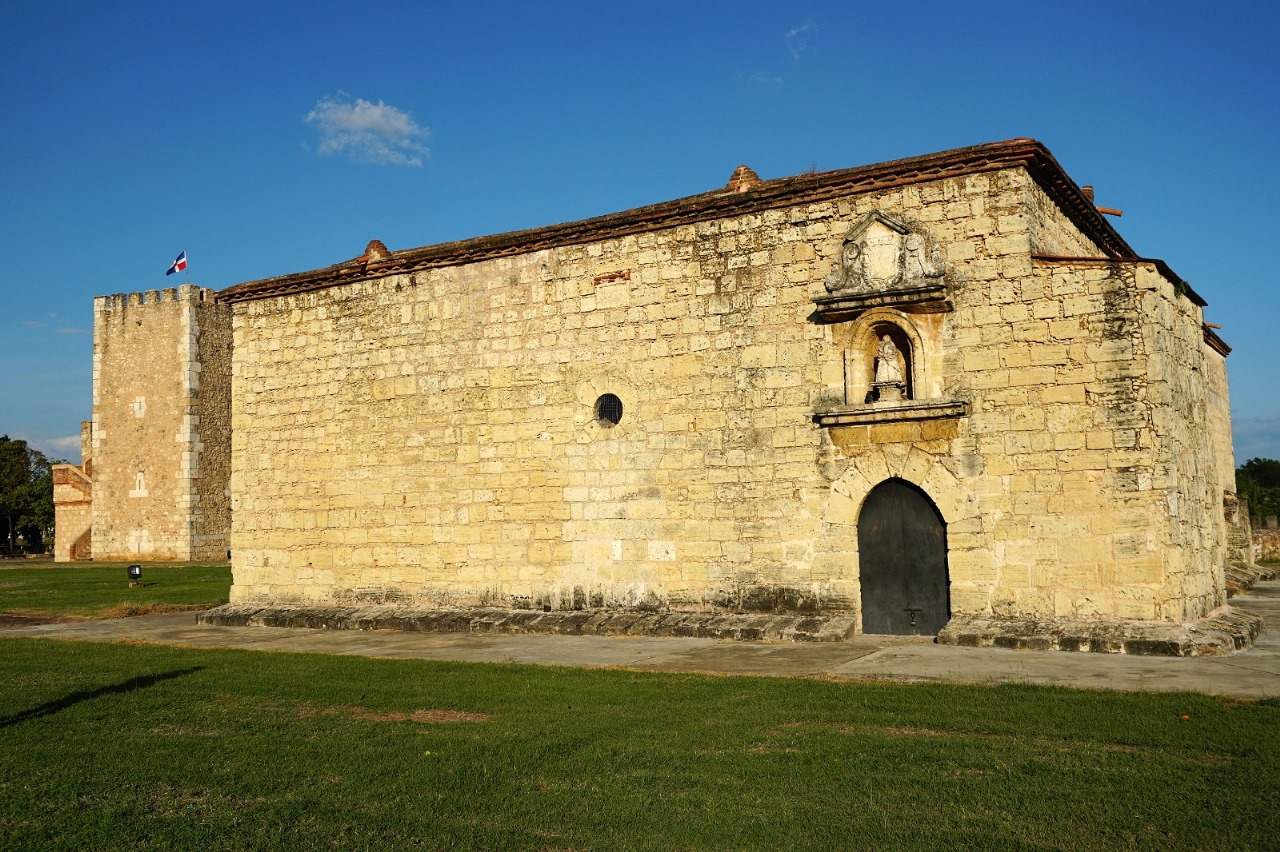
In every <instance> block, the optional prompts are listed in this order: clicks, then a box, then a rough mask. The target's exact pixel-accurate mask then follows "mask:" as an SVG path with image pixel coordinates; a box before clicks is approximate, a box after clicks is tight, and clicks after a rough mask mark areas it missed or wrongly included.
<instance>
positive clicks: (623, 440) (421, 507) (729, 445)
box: [231, 170, 1220, 620]
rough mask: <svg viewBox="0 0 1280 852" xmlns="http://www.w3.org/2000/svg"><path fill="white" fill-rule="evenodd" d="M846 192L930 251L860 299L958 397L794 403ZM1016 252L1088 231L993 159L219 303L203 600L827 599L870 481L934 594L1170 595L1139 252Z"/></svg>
mask: <svg viewBox="0 0 1280 852" xmlns="http://www.w3.org/2000/svg"><path fill="white" fill-rule="evenodd" d="M875 210H879V211H882V212H884V213H887V214H888V215H891V216H893V217H896V218H899V219H901V220H902V221H904V222H906V223H909V224H910V225H911V226H912V227H913V228H915V229H917V230H918V231H921V232H923V233H925V234H927V235H928V238H929V239H930V240H931V241H936V242H937V244H939V245H940V246H941V247H942V249H943V253H944V257H945V259H946V261H947V264H948V273H947V280H948V282H949V284H950V286H951V292H952V300H953V302H954V310H953V311H952V312H950V313H945V314H905V313H902V312H901V311H888V312H887V313H883V314H882V315H881V316H883V317H892V318H893V319H894V320H895V321H897V322H899V323H901V324H902V325H903V326H904V327H909V328H910V329H911V330H912V332H913V334H914V335H915V337H914V339H915V340H918V341H919V343H920V345H921V346H922V347H924V348H925V350H927V351H922V352H921V353H920V355H921V364H922V365H924V366H923V367H922V369H924V370H925V371H926V373H927V375H925V376H923V379H924V381H923V382H922V383H921V386H920V387H921V389H922V392H923V393H925V394H926V395H936V396H937V397H939V398H942V399H956V400H960V401H963V402H964V403H966V404H967V405H968V411H969V413H968V415H967V416H965V417H963V418H959V419H942V420H927V421H914V422H912V421H908V422H886V423H874V424H870V425H858V426H836V427H830V428H820V427H818V426H816V425H814V423H813V422H812V416H813V413H814V411H815V409H816V408H821V407H822V406H825V405H830V404H831V403H832V402H834V401H839V400H840V399H842V397H843V396H844V394H845V393H846V390H845V382H846V377H845V360H846V352H845V349H847V348H848V347H849V346H850V345H852V343H851V339H850V329H849V324H847V323H837V324H835V325H818V324H815V323H813V322H810V321H809V319H808V317H809V316H810V314H811V313H812V311H813V306H814V305H813V301H812V297H813V295H815V293H816V292H818V291H820V290H821V287H822V284H821V282H822V280H823V278H824V276H825V275H826V274H827V272H828V271H829V270H830V269H831V266H832V263H833V261H834V259H835V258H836V257H837V256H838V253H839V251H840V246H841V240H842V238H843V235H844V234H845V232H846V231H847V229H848V228H849V227H850V225H851V224H853V223H855V222H857V221H858V220H859V219H861V218H862V217H863V216H865V215H867V214H868V213H870V212H872V211H875ZM1033 253H1036V254H1061V255H1071V256H1092V255H1098V254H1101V252H1100V251H1099V250H1098V249H1097V248H1096V247H1095V246H1093V245H1092V244H1091V243H1090V242H1089V241H1088V240H1086V239H1085V238H1084V237H1083V236H1081V235H1080V234H1079V232H1078V231H1077V230H1076V229H1075V228H1074V226H1073V225H1071V224H1070V222H1069V221H1068V220H1067V219H1066V217H1065V216H1064V215H1063V214H1062V213H1061V212H1060V211H1058V209H1057V208H1056V206H1054V205H1052V204H1051V203H1049V202H1048V200H1047V198H1045V197H1044V195H1043V193H1042V192H1041V191H1040V190H1039V188H1038V187H1036V186H1035V185H1034V183H1033V182H1032V181H1031V179H1030V177H1029V176H1028V175H1027V174H1026V173H1025V172H1023V171H1021V170H1006V171H1001V172H995V173H989V174H976V175H971V176H968V177H966V178H955V179H946V180H939V181H934V182H930V183H922V184H916V185H911V186H906V187H902V188H898V189H894V190H890V191H885V192H881V193H877V194H874V195H865V196H857V197H851V198H845V199H840V200H836V201H825V202H819V203H813V204H807V205H802V206H799V207H794V208H788V209H777V210H769V211H765V212H760V213H754V214H749V215H743V216H739V217H735V218H729V219H722V220H714V221H707V222H702V223H699V224H696V225H688V226H681V227H677V228H672V229H669V230H664V231H657V232H649V233H642V234H638V235H633V236H627V237H621V238H616V239H610V240H603V241H600V242H596V243H589V244H585V245H577V246H566V247H560V248H554V249H547V250H543V251H539V252H536V253H530V254H526V255H521V256H517V257H510V258H502V259H496V260H490V261H484V262H479V263H474V264H469V265H465V266H458V267H447V268H440V269H433V270H427V271H421V272H417V273H413V274H411V275H410V274H402V275H391V276H387V277H385V278H382V279H378V280H373V281H366V282H361V283H356V284H350V285H344V286H341V287H334V288H330V289H326V290H321V291H316V292H311V293H304V294H297V295H291V296H281V297H273V298H268V299H262V300H258V301H249V302H243V303H239V304H237V305H235V306H234V320H233V324H234V329H235V342H234V353H235V355H234V366H233V395H232V400H233V402H232V425H233V431H232V443H233V452H232V474H231V476H232V492H233V494H234V495H235V506H234V517H233V529H232V550H233V566H234V572H235V585H234V587H233V589H232V601H233V602H272V601H273V602H297V601H315V602H319V601H326V602H327V601H337V602H355V601H404V602H413V603H419V604H426V605H435V604H499V605H507V606H517V607H522V606H528V607H539V608H541V607H550V608H553V609H567V608H575V607H584V606H586V607H597V606H608V607H617V608H646V607H650V608H653V607H674V608H684V609H706V608H733V609H738V608H745V609H783V610H802V611H823V612H856V610H857V608H858V601H859V589H858V559H857V540H856V538H857V537H856V524H857V514H858V511H859V509H860V507H861V503H862V500H863V499H864V498H865V497H866V495H867V493H868V492H869V491H870V490H871V489H872V488H873V487H874V486H875V485H877V484H878V483H879V482H881V481H883V480H884V479H885V478H887V477H890V476H900V477H903V478H905V479H908V480H909V481H911V482H914V483H916V484H917V485H920V486H921V487H922V488H923V489H924V490H925V491H926V492H927V493H928V494H929V495H930V497H931V498H932V499H933V500H934V501H935V502H936V503H937V505H938V507H939V509H940V510H941V512H942V514H943V516H944V518H945V519H946V521H947V523H948V529H947V535H948V546H949V555H948V559H949V563H950V573H951V595H952V609H953V611H954V612H956V613H958V614H959V613H968V614H983V613H995V614H1000V615H1009V616H1015V617H1025V618H1051V617H1072V618H1123V619H1155V618H1164V619H1173V620H1178V619H1181V618H1184V617H1188V611H1189V610H1194V609H1197V608H1203V607H1204V606H1206V605H1207V604H1208V603H1210V602H1211V601H1212V596H1213V593H1214V590H1213V589H1212V588H1211V584H1207V583H1205V582H1203V580H1202V575H1203V574H1204V571H1203V570H1202V569H1203V565H1204V563H1205V562H1206V561H1207V560H1209V559H1211V558H1212V556H1211V555H1210V554H1209V551H1210V549H1211V548H1212V546H1213V545H1212V542H1205V541H1204V540H1203V539H1197V538H1196V537H1195V536H1193V535H1191V534H1189V533H1188V532H1187V531H1185V530H1178V531H1176V532H1175V531H1173V530H1172V528H1171V527H1170V525H1169V523H1168V522H1167V520H1166V518H1167V513H1165V514H1162V512H1163V509H1162V507H1163V506H1165V505H1166V503H1165V496H1164V495H1165V494H1166V493H1167V492H1168V490H1169V489H1170V488H1171V487H1172V486H1171V485H1169V484H1166V483H1165V481H1164V479H1160V478H1159V477H1160V476H1161V475H1162V474H1161V471H1160V470H1158V469H1157V467H1158V465H1157V463H1156V461H1155V459H1156V457H1157V455H1158V453H1159V452H1163V451H1162V450H1161V451H1158V450H1157V444H1158V442H1159V441H1160V440H1164V437H1163V434H1162V435H1161V436H1157V434H1156V426H1155V424H1153V423H1152V421H1151V416H1150V410H1149V409H1150V404H1151V400H1150V399H1149V398H1148V397H1146V396H1145V395H1144V394H1145V386H1144V379H1143V377H1144V376H1146V375H1147V372H1148V371H1149V370H1151V369H1155V368H1154V367H1152V366H1151V364H1149V363H1148V358H1147V349H1146V348H1145V347H1144V346H1143V340H1144V338H1143V332H1142V330H1141V327H1140V326H1141V323H1140V322H1138V318H1139V317H1140V313H1139V299H1140V297H1139V295H1138V291H1137V290H1136V288H1135V279H1136V277H1137V276H1138V274H1139V273H1138V272H1136V271H1135V270H1134V269H1133V268H1132V267H1129V268H1126V269H1123V270H1117V269H1114V268H1112V267H1111V266H1110V265H1083V266H1078V267H1077V266H1071V265H1065V264H1045V263H1039V262H1036V263H1033V261H1032V258H1031V255H1032V254H1033ZM1163 286H1164V287H1165V289H1167V290H1169V293H1162V294H1161V295H1159V296H1158V297H1153V299H1154V301H1153V302H1152V304H1153V305H1154V304H1156V303H1168V312H1169V317H1170V321H1171V322H1172V321H1174V320H1175V319H1176V321H1177V322H1180V323H1187V322H1191V321H1192V319H1193V318H1192V317H1190V315H1189V314H1188V313H1187V311H1185V310H1184V309H1183V308H1182V307H1181V306H1179V305H1178V304H1176V299H1175V298H1174V296H1173V294H1172V289H1171V286H1170V285H1168V283H1167V282H1164V283H1163ZM1178 298H1180V297H1178ZM1184 302H1185V300H1184ZM1194 331H1195V333H1196V334H1199V325H1198V321H1197V322H1195V324H1194ZM1175 337H1176V338H1177V341H1179V342H1178V343H1176V344H1175V342H1174V338H1175ZM1186 337H1188V334H1183V333H1182V330H1181V329H1179V330H1177V331H1170V333H1169V335H1167V338H1168V339H1167V340H1166V339H1165V338H1161V339H1160V340H1159V341H1156V342H1157V343H1160V344H1161V345H1165V344H1167V345H1169V346H1170V347H1172V348H1173V349H1175V350H1176V349H1177V347H1178V346H1180V345H1182V343H1181V341H1182V340H1183V338H1186ZM1188 339H1189V338H1188ZM1188 357H1190V356H1188ZM603 393H613V394H616V395H617V396H618V397H619V398H620V399H621V400H622V402H623V406H624V414H623V419H622V422H621V423H620V424H618V425H617V426H614V427H612V428H605V427H604V426H602V425H601V424H600V423H598V422H597V420H596V418H595V415H594V412H593V408H592V405H593V403H594V401H595V400H596V399H597V398H598V397H599V396H600V395H601V394H603ZM1161 428H1165V429H1166V431H1167V430H1173V431H1177V429H1178V427H1177V425H1176V424H1173V423H1170V424H1164V425H1163V426H1162V427H1161ZM1167 455H1168V454H1167V453H1165V456H1167ZM1165 464H1166V466H1167V462H1166V463H1165ZM1163 475H1164V476H1166V478H1170V477H1171V479H1170V482H1172V481H1173V480H1174V479H1177V481H1178V483H1179V484H1180V485H1182V486H1184V487H1186V488H1187V489H1188V490H1189V491H1192V490H1194V489H1193V487H1192V486H1193V485H1195V483H1194V482H1192V481H1191V479H1187V478H1186V476H1185V475H1184V474H1183V472H1182V469H1179V470H1170V471H1167V472H1166V473H1164V474H1163ZM1199 475H1201V476H1209V477H1210V480H1211V481H1212V482H1213V483H1214V487H1215V488H1216V487H1217V474H1216V473H1212V474H1211V475H1210V473H1209V472H1207V471H1202V472H1200V474H1199ZM1178 477H1182V478H1181V479H1178ZM1157 483H1160V484H1159V485H1157ZM1204 490H1205V489H1204V488H1200V489H1199V491H1196V496H1197V498H1202V497H1203V494H1201V493H1200V492H1202V491H1204ZM1219 500H1220V496H1219ZM1190 502H1191V503H1192V504H1195V503H1196V500H1194V499H1193V500H1192V501H1190ZM1219 505H1220V504H1219ZM1184 517H1186V516H1184ZM1215 523H1216V522H1215ZM1175 536H1176V537H1177V540H1176V542H1174V543H1175V544H1176V545H1177V546H1178V547H1180V548H1181V550H1180V552H1179V554H1178V555H1177V556H1176V557H1171V561H1170V562H1169V564H1168V565H1166V561H1165V560H1164V559H1162V558H1161V555H1160V553H1159V552H1158V551H1157V549H1156V548H1155V547H1153V545H1154V544H1157V543H1159V542H1163V541H1165V540H1172V539H1174V537H1175ZM1187 565H1195V566H1199V567H1198V568H1197V569H1196V570H1195V571H1192V572H1190V573H1189V572H1188V571H1187V570H1184V566H1187ZM1197 572H1198V573H1197ZM1167 575H1168V576H1167ZM1175 577H1176V579H1174V578H1175ZM1188 583H1191V584H1192V585H1195V584H1197V583H1198V584H1199V585H1195V588H1194V589H1192V592H1193V593H1194V594H1196V595H1199V596H1200V597H1197V598H1196V599H1195V601H1194V602H1193V603H1192V605H1191V606H1190V607H1184V606H1183V605H1182V604H1181V603H1180V602H1179V601H1180V598H1179V597H1178V595H1179V594H1181V591H1180V590H1181V589H1182V588H1183V587H1184V586H1186V585H1187V584H1188Z"/></svg>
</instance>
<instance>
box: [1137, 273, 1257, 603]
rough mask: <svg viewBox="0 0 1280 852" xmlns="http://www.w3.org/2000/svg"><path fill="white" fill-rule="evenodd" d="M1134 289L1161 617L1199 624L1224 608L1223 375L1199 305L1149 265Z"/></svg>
mask: <svg viewBox="0 0 1280 852" xmlns="http://www.w3.org/2000/svg"><path fill="white" fill-rule="evenodd" d="M1136 285H1137V288H1138V293H1139V296H1140V302H1139V311H1140V313H1141V316H1143V317H1144V319H1145V321H1144V322H1142V323H1141V326H1140V327H1141V329H1142V335H1143V340H1142V344H1143V346H1144V348H1145V350H1146V352H1147V355H1148V360H1147V371H1146V377H1145V378H1146V387H1145V392H1146V395H1147V398H1148V400H1149V401H1150V406H1149V410H1150V420H1151V426H1152V432H1153V435H1154V439H1155V440H1154V457H1155V472H1154V477H1153V479H1152V483H1151V487H1152V489H1153V490H1154V491H1155V492H1157V493H1159V494H1160V495H1161V496H1162V497H1163V499H1164V503H1165V513H1164V515H1163V517H1162V520H1163V521H1164V522H1165V524H1166V529H1167V533H1165V536H1164V537H1163V538H1162V540H1161V541H1160V553H1161V555H1162V557H1163V560H1164V569H1165V586H1164V589H1163V590H1162V594H1163V595H1164V597H1165V598H1166V599H1167V600H1168V601H1170V602H1169V603H1167V604H1164V611H1162V612H1161V613H1160V615H1161V617H1163V618H1169V619H1174V620H1177V619H1190V618H1198V617H1200V616H1201V615H1204V614H1205V613H1207V612H1208V611H1209V610H1211V609H1213V608H1215V607H1217V606H1220V605H1222V604H1224V603H1226V576H1225V573H1224V569H1225V565H1226V535H1227V534H1226V523H1225V519H1224V516H1223V492H1224V486H1225V485H1226V483H1228V482H1230V481H1231V480H1230V477H1232V475H1233V473H1234V467H1233V465H1232V463H1231V461H1230V455H1228V449H1229V445H1227V444H1226V442H1227V441H1229V436H1224V434H1223V433H1224V432H1226V431H1228V430H1227V428H1224V424H1222V423H1221V416H1222V415H1221V405H1222V399H1221V398H1222V397H1223V396H1225V393H1226V388H1225V384H1226V382H1225V373H1224V372H1220V371H1219V370H1218V369H1217V365H1216V364H1215V363H1214V361H1215V360H1217V359H1218V358H1219V356H1218V355H1217V354H1215V353H1213V352H1211V351H1210V350H1209V348H1208V347H1207V346H1206V345H1205V340H1204V316H1203V313H1202V309H1201V308H1200V307H1199V306H1197V305H1196V304H1195V303H1194V302H1192V301H1191V300H1190V299H1188V298H1186V297H1185V296H1183V295H1182V294H1181V293H1179V291H1178V288H1177V287H1175V285H1174V284H1173V283H1172V282H1170V281H1168V280H1166V279H1165V278H1164V277H1163V276H1162V275H1160V273H1159V272H1158V270H1157V269H1156V268H1155V267H1154V266H1152V265H1149V264H1141V265H1139V266H1138V267H1137V281H1136ZM1215 377H1217V378H1218V379H1219V380H1218V381H1216V382H1215V381H1214V379H1215ZM1233 490H1234V489H1233Z"/></svg>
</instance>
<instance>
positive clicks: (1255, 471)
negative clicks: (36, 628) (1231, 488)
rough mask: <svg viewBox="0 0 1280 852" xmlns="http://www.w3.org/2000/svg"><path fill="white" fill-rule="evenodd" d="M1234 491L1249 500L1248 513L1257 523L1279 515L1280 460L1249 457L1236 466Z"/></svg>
mask: <svg viewBox="0 0 1280 852" xmlns="http://www.w3.org/2000/svg"><path fill="white" fill-rule="evenodd" d="M1236 493H1237V494H1239V495H1240V496H1242V497H1245V498H1246V499H1248V501H1249V515H1250V517H1251V518H1252V519H1253V521H1254V524H1255V525H1257V524H1259V523H1260V522H1261V521H1262V519H1263V518H1265V517H1266V516H1267V515H1280V461H1276V460H1275V459H1249V460H1248V461H1247V462H1245V463H1244V464H1242V465H1240V467H1238V468H1236Z"/></svg>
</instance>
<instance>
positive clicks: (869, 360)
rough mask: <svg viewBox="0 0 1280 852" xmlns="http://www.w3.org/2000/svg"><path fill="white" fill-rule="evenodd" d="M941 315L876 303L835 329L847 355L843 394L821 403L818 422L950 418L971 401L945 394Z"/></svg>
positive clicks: (838, 345)
mask: <svg viewBox="0 0 1280 852" xmlns="http://www.w3.org/2000/svg"><path fill="white" fill-rule="evenodd" d="M941 321H942V318H941V317H939V316H936V315H934V316H916V317H912V316H910V315H908V314H907V313H906V312H904V311H902V310H900V309H897V308H873V309H871V310H868V311H865V312H864V313H862V315H861V316H859V317H858V318H857V319H856V320H853V321H852V322H848V323H841V324H838V325H836V326H835V327H834V328H833V329H832V343H833V344H834V346H835V347H836V348H837V349H838V350H839V351H840V352H841V353H842V355H843V359H844V388H843V394H842V395H841V398H839V399H833V398H832V397H831V396H827V397H826V399H824V400H823V401H822V402H820V403H818V404H817V406H816V410H815V411H814V415H813V420H814V422H815V423H817V424H818V425H819V426H824V427H839V426H858V425H866V424H873V423H888V422H910V421H919V420H936V419H952V418H959V417H963V416H965V414H966V413H967V411H968V406H967V405H966V404H965V403H964V402H961V401H959V400H954V399H947V398H945V397H944V396H943V393H944V388H943V383H942V367H943V364H942V350H941V345H940V341H939V335H940V333H941Z"/></svg>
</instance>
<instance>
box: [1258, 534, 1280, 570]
mask: <svg viewBox="0 0 1280 852" xmlns="http://www.w3.org/2000/svg"><path fill="white" fill-rule="evenodd" d="M1253 545H1254V550H1255V552H1256V555H1257V558H1258V559H1265V560H1267V561H1268V562H1273V561H1276V560H1280V529H1276V528H1275V527H1264V528H1262V529H1258V530H1254V531H1253Z"/></svg>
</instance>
